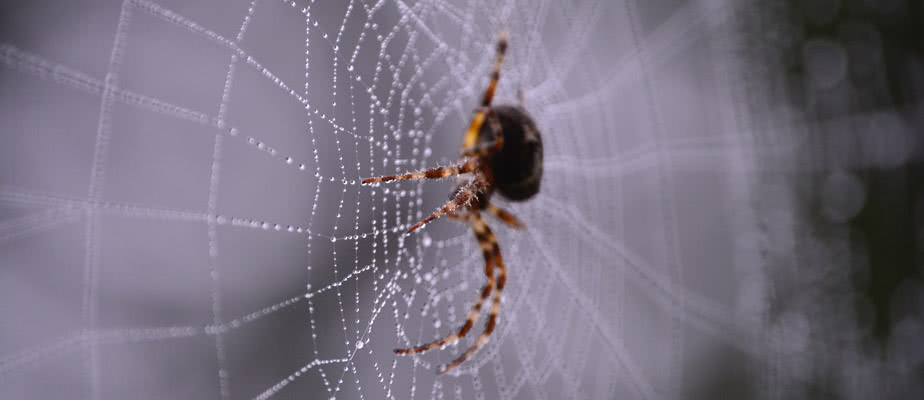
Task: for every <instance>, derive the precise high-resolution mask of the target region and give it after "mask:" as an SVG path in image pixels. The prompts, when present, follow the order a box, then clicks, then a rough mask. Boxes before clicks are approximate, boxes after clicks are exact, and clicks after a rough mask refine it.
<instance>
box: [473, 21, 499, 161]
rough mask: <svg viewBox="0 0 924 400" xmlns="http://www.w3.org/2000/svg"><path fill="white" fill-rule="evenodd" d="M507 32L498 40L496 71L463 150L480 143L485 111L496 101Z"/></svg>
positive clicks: (492, 73)
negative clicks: (495, 93)
mask: <svg viewBox="0 0 924 400" xmlns="http://www.w3.org/2000/svg"><path fill="white" fill-rule="evenodd" d="M507 36H508V35H507V32H501V34H500V38H499V39H498V40H497V58H496V59H495V60H494V71H493V72H491V83H490V84H488V88H487V89H485V91H484V96H483V97H482V99H481V107H480V108H479V109H478V111H477V112H476V113H475V116H474V117H472V125H471V126H469V127H468V132H467V133H466V134H465V140H464V141H463V142H462V149H463V150H464V149H468V148H471V147H472V146H474V145H475V143H478V135H479V134H480V133H481V125H483V124H484V121H485V117H486V115H485V109H487V108H488V107H489V106H491V100H493V99H494V91H495V90H496V89H497V82H498V81H499V80H500V73H501V67H502V66H503V64H504V53H506V52H507Z"/></svg>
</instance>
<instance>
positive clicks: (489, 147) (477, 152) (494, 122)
mask: <svg viewBox="0 0 924 400" xmlns="http://www.w3.org/2000/svg"><path fill="white" fill-rule="evenodd" d="M485 114H486V115H487V121H488V126H489V127H490V128H491V132H492V133H494V140H493V141H490V142H486V143H478V144H476V145H474V146H472V147H469V148H466V149H464V150H462V157H485V156H489V155H491V154H495V153H497V152H499V151H501V149H503V148H504V128H503V127H502V126H501V123H500V120H498V119H497V115H496V114H495V113H494V112H492V111H491V109H490V108H489V109H486V110H485Z"/></svg>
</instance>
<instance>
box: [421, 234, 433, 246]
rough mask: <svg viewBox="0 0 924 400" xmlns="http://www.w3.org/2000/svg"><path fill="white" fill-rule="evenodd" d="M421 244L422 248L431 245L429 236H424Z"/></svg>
mask: <svg viewBox="0 0 924 400" xmlns="http://www.w3.org/2000/svg"><path fill="white" fill-rule="evenodd" d="M421 242H422V243H421V244H423V247H430V245H431V244H433V239H430V235H427V234H424V237H423V240H422V241H421Z"/></svg>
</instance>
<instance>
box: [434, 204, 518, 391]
mask: <svg viewBox="0 0 924 400" xmlns="http://www.w3.org/2000/svg"><path fill="white" fill-rule="evenodd" d="M472 227H473V228H474V229H475V235H476V236H477V237H478V244H479V245H480V246H481V250H482V252H484V253H485V259H486V260H487V259H488V258H490V259H491V261H490V262H487V261H486V264H488V265H489V266H491V265H493V266H495V267H496V268H498V269H499V270H500V276H498V277H497V280H495V281H494V299H493V301H492V303H491V316H490V317H489V318H488V322H487V323H486V324H485V328H484V332H482V333H481V335H480V336H478V339H477V340H476V341H475V344H474V345H472V347H470V348H469V349H468V350H466V351H465V352H464V353H462V355H460V356H459V358H456V359H455V361H453V362H452V363H450V364H449V365H447V366H446V367H445V368H443V369H442V370H441V371H440V372H439V374H440V375H443V374H445V373H447V372H449V371H452V370H453V369H455V368H456V367H458V366H459V365H461V364H462V363H464V362H465V361H466V360H468V359H469V358H471V356H472V354H475V352H476V351H478V349H480V348H481V347H482V346H484V345H485V343H487V342H488V338H490V337H491V334H492V333H494V328H495V327H497V321H498V315H500V310H501V298H502V297H503V294H504V285H506V283H507V267H506V266H504V259H503V257H501V251H500V246H498V244H497V237H495V236H494V233H493V232H491V229H490V228H488V224H487V223H485V222H484V219H482V218H481V216H480V215H478V214H475V215H474V221H473V222H472ZM479 232H480V233H479Z"/></svg>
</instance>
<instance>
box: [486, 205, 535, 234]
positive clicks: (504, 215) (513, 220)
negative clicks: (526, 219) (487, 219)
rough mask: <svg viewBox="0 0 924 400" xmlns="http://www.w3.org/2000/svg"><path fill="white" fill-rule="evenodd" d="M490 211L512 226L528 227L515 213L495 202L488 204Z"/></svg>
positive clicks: (516, 227)
mask: <svg viewBox="0 0 924 400" xmlns="http://www.w3.org/2000/svg"><path fill="white" fill-rule="evenodd" d="M488 212H489V213H491V215H493V216H495V217H497V219H499V220H501V221H504V223H505V224H507V225H510V227H511V228H515V229H525V228H526V224H524V223H523V222H521V221H520V220H519V219H518V218H517V217H515V216H513V214H511V213H509V212H507V211H504V210H502V209H500V208H498V207H497V206H495V205H494V204H488Z"/></svg>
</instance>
